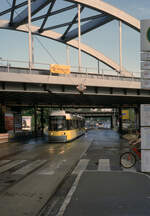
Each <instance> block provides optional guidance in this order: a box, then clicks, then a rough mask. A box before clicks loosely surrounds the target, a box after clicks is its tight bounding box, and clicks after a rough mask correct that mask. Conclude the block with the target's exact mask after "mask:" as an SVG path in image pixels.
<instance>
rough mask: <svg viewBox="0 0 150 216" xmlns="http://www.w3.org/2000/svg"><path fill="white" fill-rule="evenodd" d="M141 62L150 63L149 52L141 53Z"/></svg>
mask: <svg viewBox="0 0 150 216" xmlns="http://www.w3.org/2000/svg"><path fill="white" fill-rule="evenodd" d="M141 61H150V52H142V53H141Z"/></svg>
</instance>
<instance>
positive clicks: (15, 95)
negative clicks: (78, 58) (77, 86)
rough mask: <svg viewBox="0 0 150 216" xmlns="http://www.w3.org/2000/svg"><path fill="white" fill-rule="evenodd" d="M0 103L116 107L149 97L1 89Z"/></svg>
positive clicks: (147, 100)
mask: <svg viewBox="0 0 150 216" xmlns="http://www.w3.org/2000/svg"><path fill="white" fill-rule="evenodd" d="M0 103H1V104H6V105H12V106H17V105H20V106H23V105H25V106H33V105H43V106H55V105H56V106H60V107H61V106H73V107H76V106H77V107H79V106H80V107H87V106H90V107H94V106H100V107H104V106H109V107H116V106H119V105H135V104H141V103H146V104H149V103H150V97H149V96H146V95H117V94H107V95H104V94H100V93H97V94H96V93H95V94H87V93H84V94H80V93H78V92H76V93H70V94H67V93H65V92H62V93H47V92H43V93H41V92H39V93H38V92H36V93H35V92H34V93H33V92H13V91H12V92H11V91H5V92H4V91H3V92H1V93H0Z"/></svg>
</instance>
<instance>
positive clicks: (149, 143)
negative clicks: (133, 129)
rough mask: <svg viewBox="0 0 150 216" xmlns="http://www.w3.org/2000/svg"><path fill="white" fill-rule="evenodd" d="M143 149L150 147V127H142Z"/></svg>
mask: <svg viewBox="0 0 150 216" xmlns="http://www.w3.org/2000/svg"><path fill="white" fill-rule="evenodd" d="M141 141H142V143H143V145H142V149H150V127H142V128H141Z"/></svg>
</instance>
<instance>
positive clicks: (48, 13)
mask: <svg viewBox="0 0 150 216" xmlns="http://www.w3.org/2000/svg"><path fill="white" fill-rule="evenodd" d="M55 2H56V0H53V1H52V3H51V4H50V7H49V9H48V11H47V14H46V17H45V18H44V20H43V23H42V25H41V27H40V29H39V32H42V31H43V28H44V26H45V23H46V21H47V19H48V17H49V16H50V14H51V11H52V9H53V7H54V4H55Z"/></svg>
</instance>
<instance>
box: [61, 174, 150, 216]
mask: <svg viewBox="0 0 150 216" xmlns="http://www.w3.org/2000/svg"><path fill="white" fill-rule="evenodd" d="M63 215H64V216H70V215H71V216H77V215H78V216H100V215H101V216H149V215H150V179H149V177H148V176H147V175H145V174H141V173H134V172H121V171H112V172H98V171H95V172H92V171H85V172H84V173H83V175H82V176H81V178H80V180H79V184H78V186H77V188H76V190H75V192H74V194H73V196H72V198H71V201H70V203H69V204H68V206H67V208H66V210H65V212H64V214H63Z"/></svg>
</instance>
